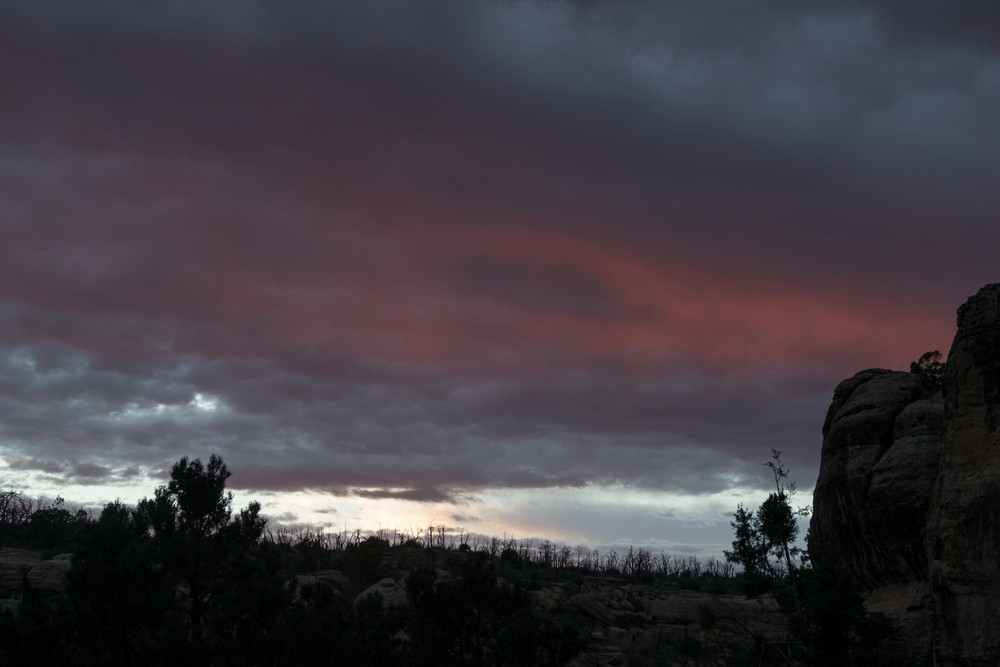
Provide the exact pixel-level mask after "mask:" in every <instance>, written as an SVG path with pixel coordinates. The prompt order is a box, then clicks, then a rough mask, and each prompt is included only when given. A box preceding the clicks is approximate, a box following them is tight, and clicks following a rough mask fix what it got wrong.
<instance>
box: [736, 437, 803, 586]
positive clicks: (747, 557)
mask: <svg viewBox="0 0 1000 667" xmlns="http://www.w3.org/2000/svg"><path fill="white" fill-rule="evenodd" d="M764 465H766V466H767V467H768V468H769V469H770V470H771V473H772V474H773V475H774V487H775V490H774V492H773V493H771V494H770V495H768V497H767V500H765V501H764V502H763V503H762V504H761V505H760V507H758V508H757V511H756V512H751V511H750V510H748V509H746V508H745V507H743V505H742V504H740V505H739V506H738V508H737V510H736V513H735V514H734V516H733V521H732V522H731V524H730V525H732V527H733V529H734V530H735V531H736V539H735V540H733V550H732V551H726V552H725V555H726V560H727V561H729V562H730V563H736V564H737V565H740V566H742V568H743V576H744V580H745V582H746V584H747V586H748V587H749V589H751V590H753V591H755V592H763V591H765V590H770V589H771V588H773V587H774V584H775V583H777V582H778V581H779V580H781V579H782V578H783V577H785V576H788V575H790V574H792V573H793V572H794V571H795V569H796V567H798V563H797V562H796V561H798V562H799V563H801V560H802V556H803V552H802V549H800V548H799V547H798V546H797V545H796V540H797V539H798V536H799V524H798V517H800V516H806V515H807V514H808V513H809V509H808V508H806V507H800V508H798V509H793V508H792V504H791V499H792V497H793V496H794V495H795V482H789V481H788V470H786V469H785V466H784V464H783V463H782V462H781V452H780V451H778V450H777V449H772V450H771V460H770V461H768V462H767V463H765V464H764Z"/></svg>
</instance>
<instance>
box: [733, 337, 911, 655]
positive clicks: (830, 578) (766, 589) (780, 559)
mask: <svg viewBox="0 0 1000 667" xmlns="http://www.w3.org/2000/svg"><path fill="white" fill-rule="evenodd" d="M925 356H926V355H925ZM764 465H766V466H767V467H768V468H769V469H770V470H771V473H772V474H773V476H774V486H775V490H774V492H773V493H771V494H770V495H768V497H767V499H766V500H765V501H764V502H763V503H761V505H760V507H758V508H757V511H756V512H751V511H750V510H748V509H746V508H744V507H743V505H740V506H739V507H738V508H737V510H736V513H735V515H734V519H733V521H732V524H731V525H732V526H733V529H734V530H735V534H736V539H735V540H734V541H733V550H732V551H727V552H725V553H726V560H727V561H729V562H731V563H736V564H738V565H741V566H742V567H743V575H744V583H745V586H746V592H747V593H749V594H752V595H760V594H762V593H769V594H771V595H772V596H773V598H774V600H775V601H776V602H777V604H778V607H779V608H780V609H781V611H782V612H783V613H784V615H785V617H786V620H787V623H788V636H789V639H790V640H791V641H790V642H789V643H787V644H784V645H782V646H781V651H780V653H781V655H782V656H783V658H784V659H785V660H790V659H792V658H794V659H795V660H796V661H797V662H796V663H795V664H801V663H804V664H807V665H817V666H821V667H827V666H829V667H834V666H837V667H841V666H848V665H849V666H855V667H861V666H867V665H875V664H881V663H880V662H879V659H878V657H877V656H876V653H875V648H876V646H877V645H878V644H879V642H881V641H882V640H883V639H884V638H885V637H886V636H887V635H888V633H889V629H888V626H887V624H886V621H885V619H884V618H882V617H881V616H879V615H875V614H869V613H867V612H866V611H865V609H864V605H863V603H862V599H861V596H860V595H858V593H857V591H856V589H855V588H854V584H853V582H852V581H851V579H850V576H849V575H847V574H846V573H845V572H843V571H840V570H837V569H835V568H834V567H827V568H825V569H822V570H817V569H815V568H813V567H811V566H810V565H809V556H808V554H807V553H806V552H804V551H803V550H802V549H800V548H799V547H798V546H797V544H796V540H797V539H798V535H799V527H798V522H797V519H798V517H800V516H805V515H806V514H808V513H809V508H807V507H800V508H797V509H795V508H793V506H792V502H791V500H792V498H793V496H794V495H795V483H794V482H789V481H788V470H787V469H786V468H785V467H784V465H783V464H782V462H781V452H780V451H778V450H776V449H772V450H771V460H770V461H768V462H767V463H765V464H764ZM759 639H760V638H758V637H755V642H758V640H759ZM761 648H762V649H763V648H767V647H763V646H762V645H761ZM776 648H778V647H777V646H772V647H770V648H767V650H770V651H773V650H774V649H776Z"/></svg>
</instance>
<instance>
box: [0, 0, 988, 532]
mask: <svg viewBox="0 0 1000 667" xmlns="http://www.w3.org/2000/svg"><path fill="white" fill-rule="evenodd" d="M64 9H65V11H61V12H58V13H53V12H51V11H49V10H47V9H46V8H44V6H41V5H38V4H37V3H26V2H10V3H6V4H5V6H4V8H3V9H0V26H2V27H0V77H2V78H3V79H4V80H5V81H8V82H10V83H9V85H8V86H6V87H5V89H4V90H3V91H0V105H2V106H3V108H4V114H3V117H2V118H0V139H2V141H3V142H4V146H5V150H4V154H3V156H0V234H2V238H3V239H5V240H6V242H4V243H2V244H0V458H2V460H4V461H6V462H7V470H8V473H9V474H13V475H20V476H21V478H22V479H24V480H27V481H31V480H34V479H36V477H35V475H39V476H48V477H46V479H50V480H63V481H67V482H68V481H72V482H73V483H75V484H80V485H85V484H86V485H90V486H91V487H96V486H98V485H105V484H110V485H123V486H124V485H135V484H141V483H146V482H149V481H156V480H159V482H162V480H163V479H165V474H166V471H168V470H169V464H170V462H172V461H174V460H176V459H177V458H178V457H179V456H181V455H185V454H186V455H190V456H196V457H201V458H207V457H208V456H209V455H210V454H211V453H213V452H218V453H221V454H223V455H224V457H225V458H226V461H227V463H228V464H229V465H230V468H231V469H232V470H233V471H234V476H233V479H232V483H233V484H234V485H238V487H239V488H244V489H253V490H256V491H260V492H266V493H275V494H277V495H278V496H280V495H281V494H290V493H293V492H299V491H310V492H316V493H328V494H332V495H333V496H335V497H336V499H337V501H339V502H347V501H350V502H354V501H362V500H367V501H371V502H385V503H397V504H398V503H405V502H410V501H412V502H416V503H423V504H424V505H431V504H434V503H454V504H456V505H457V506H461V507H462V508H463V509H461V510H458V511H459V512H460V513H461V514H463V515H464V514H465V513H466V509H465V508H468V507H469V506H472V505H476V504H477V502H478V501H477V499H478V498H480V497H482V495H483V494H485V493H489V492H490V491H492V490H496V489H508V490H533V489H541V490H545V489H571V490H588V489H594V488H598V487H611V486H614V485H619V484H620V485H624V486H625V487H626V488H629V489H632V490H633V491H634V490H638V491H646V490H659V491H664V490H677V491H683V492H685V493H690V494H700V495H702V496H704V495H710V494H712V493H716V492H720V491H723V490H725V489H732V488H737V487H738V486H739V484H742V483H745V482H746V481H747V480H748V479H749V480H755V479H756V477H755V474H756V472H757V468H758V467H759V461H760V459H762V458H764V457H766V456H767V453H768V452H769V450H770V448H771V447H772V446H773V447H777V448H779V449H784V450H785V451H786V452H787V453H788V463H789V465H791V466H792V467H793V469H796V470H797V471H801V474H802V477H800V479H802V478H809V477H811V476H813V475H815V473H816V469H817V466H818V459H819V451H818V450H819V440H820V434H819V428H820V426H821V424H822V419H823V413H824V410H825V408H826V405H827V404H828V401H829V398H830V395H831V393H832V390H833V387H834V386H835V385H836V383H837V382H838V381H839V379H840V378H842V377H846V376H848V375H851V374H852V373H853V372H854V371H856V370H857V369H859V368H863V367H870V366H890V367H897V368H906V367H907V366H908V363H909V361H911V360H913V359H915V358H917V357H918V356H919V355H920V354H921V353H922V352H923V351H924V350H926V349H934V348H938V349H945V348H946V346H947V342H948V340H949V339H950V337H951V335H952V331H953V319H952V317H953V311H954V308H955V306H956V305H957V304H959V303H961V301H962V300H963V299H964V298H965V297H966V296H967V295H968V294H971V293H972V292H974V291H975V289H977V288H978V287H979V286H980V285H981V284H983V283H986V282H992V281H995V279H996V276H995V275H994V274H995V258H994V256H993V251H992V248H994V247H995V246H996V241H997V240H998V228H997V226H996V224H995V220H996V198H995V194H994V190H995V180H996V178H995V175H996V171H997V159H996V156H997V155H998V154H1000V150H998V149H1000V145H998V143H1000V142H998V135H997V133H996V132H995V131H994V125H995V119H994V118H993V116H992V113H991V110H992V109H995V108H996V107H997V103H998V102H1000V87H998V85H997V81H998V80H1000V79H998V78H997V76H996V75H997V72H998V70H1000V58H998V53H997V49H996V47H997V42H996V39H995V35H996V34H1000V33H998V32H997V30H994V29H993V28H995V27H997V25H996V24H997V15H996V10H995V9H993V8H992V5H990V4H984V3H967V4H963V5H962V6H961V7H959V6H955V7H952V6H950V5H949V6H944V5H941V4H940V3H905V4H904V3H896V2H892V3H884V4H880V5H879V6H878V7H871V6H870V5H868V4H866V3H858V2H854V1H853V0H843V1H838V2H833V3H824V4H823V5H822V6H815V7H814V6H806V5H803V4H801V3H788V2H784V1H778V0H774V1H773V2H766V3H755V4H752V5H750V4H747V5H741V6H739V7H728V8H726V10H724V11H723V10H720V9H719V8H718V7H717V6H714V5H711V4H708V3H696V2H680V1H675V2H663V3H660V2H657V3H651V2H641V1H636V2H615V3H607V2H556V1H552V2H485V1H484V2H478V1H477V2H463V3H438V2H431V3H420V4H419V5H410V4H406V5H400V4H399V3H383V2H368V3H362V4H345V3H335V4H332V5H331V4H329V3H327V4H323V3H313V2H289V3H282V4H281V5H280V6H278V5H274V4H270V3H239V4H238V5H233V4H227V3H222V4H213V5H204V4H200V3H174V4H171V5H170V6H169V7H161V8H156V9H153V10H149V9H148V8H143V9H142V10H141V11H140V10H138V9H136V8H135V7H133V6H132V5H130V4H129V3H122V2H114V1H107V2H95V3H86V4H85V5H83V4H80V5H74V6H73V7H71V8H64ZM37 479H42V477H38V478H37ZM765 481H766V480H765ZM754 483H755V484H757V485H758V486H759V485H760V484H762V482H760V481H759V480H758V481H757V482H754ZM149 492H150V491H149V490H147V493H149ZM475 511H476V513H477V515H479V514H481V512H479V510H478V509H477V510H475ZM471 512H472V510H471V509H470V510H469V513H471ZM279 513H280V512H279ZM470 515H471V514H470ZM484 519H485V517H484ZM614 521H615V519H608V524H609V525H613V523H614ZM636 521H637V523H636V525H639V524H641V525H644V526H645V525H648V526H649V527H650V530H652V524H651V523H647V522H648V521H650V520H648V519H642V520H636Z"/></svg>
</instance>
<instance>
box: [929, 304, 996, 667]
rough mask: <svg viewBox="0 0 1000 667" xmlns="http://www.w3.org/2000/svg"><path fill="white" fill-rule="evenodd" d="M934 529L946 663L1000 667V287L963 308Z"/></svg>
mask: <svg viewBox="0 0 1000 667" xmlns="http://www.w3.org/2000/svg"><path fill="white" fill-rule="evenodd" d="M945 411H946V415H947V426H948V431H947V434H946V448H945V453H944V458H943V460H942V462H941V472H940V475H939V477H938V483H937V486H936V488H935V492H934V511H933V513H932V515H931V517H930V522H929V526H928V528H929V530H928V545H927V546H928V551H929V554H930V560H931V564H930V578H931V584H932V590H933V593H934V601H935V612H936V621H937V623H936V625H937V630H938V633H937V634H938V636H937V639H938V644H939V654H940V656H941V662H940V664H945V665H948V664H956V665H958V664H963V665H996V664H1000V624H998V623H997V621H996V619H997V618H998V616H1000V431H998V426H1000V423H998V418H1000V285H989V286H987V287H984V288H983V289H982V290H980V291H979V293H978V294H976V296H974V297H972V298H971V299H969V300H968V301H967V302H966V303H965V305H963V306H962V307H961V308H960V309H959V311H958V332H957V333H956V334H955V341H954V342H953V343H952V346H951V352H950V353H949V360H948V366H947V369H946V371H945Z"/></svg>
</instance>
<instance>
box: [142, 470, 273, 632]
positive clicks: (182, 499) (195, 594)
mask: <svg viewBox="0 0 1000 667" xmlns="http://www.w3.org/2000/svg"><path fill="white" fill-rule="evenodd" d="M230 474H231V473H230V472H229V469H228V468H227V467H226V464H225V463H224V462H223V461H222V459H221V458H219V457H218V456H216V455H214V454H213V455H212V456H211V457H210V458H209V461H208V465H207V466H206V465H204V464H202V462H201V460H200V459H195V460H194V461H190V460H188V458H187V457H184V458H182V459H181V460H180V461H178V462H177V463H175V464H174V466H173V468H172V469H171V471H170V482H169V483H168V484H167V485H166V486H161V487H159V488H158V489H156V492H155V494H154V497H153V498H152V499H148V498H144V499H143V500H141V501H140V502H139V505H138V507H137V509H136V517H137V520H139V521H140V522H142V524H143V525H144V527H146V528H147V530H148V532H149V535H150V536H151V538H152V544H153V546H154V550H155V552H156V555H157V557H158V560H159V561H160V562H161V563H162V564H163V567H164V569H165V570H166V572H167V573H169V574H170V575H172V576H174V577H176V578H177V580H178V583H179V584H180V586H179V587H178V590H179V591H180V593H181V599H182V602H183V608H184V610H185V611H186V614H187V620H188V623H187V628H188V638H189V640H190V643H191V644H192V645H193V646H195V647H200V645H201V643H202V640H203V633H204V629H205V628H204V624H205V616H206V611H207V607H208V605H209V601H210V600H212V599H213V596H214V597H218V596H220V595H222V594H224V593H226V592H227V590H226V587H227V585H235V584H236V583H237V582H236V581H235V578H234V576H233V571H232V570H233V568H232V566H233V565H234V561H233V556H234V554H236V553H238V551H239V550H240V549H247V548H249V547H251V546H252V545H254V544H256V543H257V541H258V540H259V539H260V537H261V535H262V534H263V532H264V528H265V527H266V523H265V521H264V519H262V518H261V517H260V516H259V513H260V504H259V503H257V502H251V503H250V504H249V505H248V507H247V508H246V509H244V510H242V511H241V512H240V513H239V514H238V515H237V517H236V518H235V519H233V518H232V509H231V506H232V501H233V495H232V493H230V492H227V491H226V480H227V479H229V476H230Z"/></svg>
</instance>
